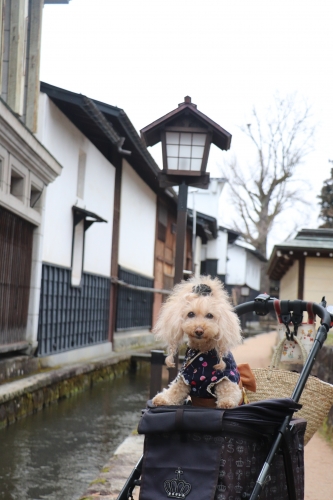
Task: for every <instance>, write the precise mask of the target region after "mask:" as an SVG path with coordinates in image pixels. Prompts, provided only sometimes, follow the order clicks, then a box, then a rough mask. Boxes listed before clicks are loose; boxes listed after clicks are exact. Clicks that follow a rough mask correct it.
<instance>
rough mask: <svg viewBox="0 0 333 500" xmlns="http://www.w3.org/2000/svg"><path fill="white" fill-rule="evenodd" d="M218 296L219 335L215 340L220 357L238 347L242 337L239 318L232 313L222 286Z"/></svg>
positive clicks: (231, 307)
mask: <svg viewBox="0 0 333 500" xmlns="http://www.w3.org/2000/svg"><path fill="white" fill-rule="evenodd" d="M218 296H219V297H218V302H219V309H220V314H219V318H218V325H219V332H220V334H219V338H218V340H217V350H218V352H219V353H220V356H221V354H225V353H226V352H228V351H229V350H230V349H232V348H233V347H236V346H237V345H239V344H240V343H241V342H242V335H241V327H240V321H239V318H238V316H237V314H236V313H235V312H234V310H233V306H232V305H231V303H230V301H229V297H228V294H227V292H226V291H225V290H224V289H223V286H222V285H221V287H220V289H219V290H218Z"/></svg>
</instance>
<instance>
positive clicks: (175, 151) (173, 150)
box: [166, 144, 179, 158]
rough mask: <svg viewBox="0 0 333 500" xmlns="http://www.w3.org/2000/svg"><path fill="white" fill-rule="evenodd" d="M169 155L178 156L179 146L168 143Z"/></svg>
mask: <svg viewBox="0 0 333 500" xmlns="http://www.w3.org/2000/svg"><path fill="white" fill-rule="evenodd" d="M166 149H167V156H174V157H176V158H177V157H178V152H179V146H177V145H175V144H167V147H166Z"/></svg>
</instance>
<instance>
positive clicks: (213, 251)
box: [206, 239, 218, 259]
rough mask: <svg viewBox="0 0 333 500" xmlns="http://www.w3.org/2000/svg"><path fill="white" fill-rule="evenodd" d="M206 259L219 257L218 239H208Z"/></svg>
mask: <svg viewBox="0 0 333 500" xmlns="http://www.w3.org/2000/svg"><path fill="white" fill-rule="evenodd" d="M206 248H207V250H206V259H218V244H217V239H216V240H209V241H207V247H206Z"/></svg>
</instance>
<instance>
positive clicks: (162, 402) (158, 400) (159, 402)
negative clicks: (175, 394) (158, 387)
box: [152, 393, 169, 406]
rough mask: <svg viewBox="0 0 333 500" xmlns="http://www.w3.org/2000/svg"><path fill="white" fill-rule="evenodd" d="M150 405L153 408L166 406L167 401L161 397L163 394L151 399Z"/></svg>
mask: <svg viewBox="0 0 333 500" xmlns="http://www.w3.org/2000/svg"><path fill="white" fill-rule="evenodd" d="M152 403H153V404H154V405H155V406H166V405H168V404H169V402H168V401H167V399H166V398H165V397H164V396H163V394H162V393H161V394H157V395H156V396H155V397H154V398H153V399H152Z"/></svg>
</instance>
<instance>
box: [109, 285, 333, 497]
mask: <svg viewBox="0 0 333 500" xmlns="http://www.w3.org/2000/svg"><path fill="white" fill-rule="evenodd" d="M276 300H277V299H274V298H272V297H270V296H269V295H266V294H260V295H258V297H256V298H255V299H254V301H251V302H245V303H243V304H239V305H238V306H236V307H235V312H236V314H237V315H238V316H241V315H243V314H245V313H247V312H255V313H256V314H257V315H259V316H266V315H267V314H268V313H270V312H273V311H274V310H275V309H274V302H275V301H276ZM309 306H312V309H313V313H314V314H315V315H317V316H319V317H320V319H321V325H320V326H319V328H318V331H317V335H316V338H315V341H314V344H313V347H312V349H311V351H310V354H309V356H308V358H307V360H306V362H305V364H304V366H303V369H302V371H301V374H300V376H299V379H298V381H297V384H296V386H295V388H294V391H293V393H292V395H291V396H290V397H291V399H292V400H293V401H294V402H295V403H298V402H299V399H300V397H301V395H302V392H303V389H304V387H305V384H306V382H307V380H308V377H309V375H310V372H311V369H312V367H313V364H314V361H315V359H316V356H317V354H318V352H319V350H320V349H321V348H322V346H323V344H324V342H325V340H326V338H327V332H328V331H329V329H330V327H331V322H332V318H331V315H330V313H329V312H328V311H327V310H326V308H325V307H326V303H325V300H324V299H323V301H322V302H321V304H318V303H315V302H313V303H311V302H306V301H301V300H294V301H284V309H285V310H288V311H289V312H292V311H295V312H297V313H298V314H299V313H300V311H301V312H303V311H307V310H308V307H309ZM291 419H292V415H289V416H287V417H285V419H284V421H283V422H282V424H281V425H280V427H279V428H278V430H277V433H276V436H275V438H274V440H273V442H272V444H271V448H270V450H269V452H268V455H267V457H266V460H265V462H264V465H263V467H262V469H261V472H260V474H259V476H258V479H257V481H256V484H255V486H254V488H253V491H252V494H251V496H250V499H249V500H257V499H258V498H259V495H260V494H261V492H262V490H263V488H264V486H265V483H266V482H267V480H268V479H269V472H270V469H271V466H272V463H273V460H274V457H275V455H276V453H277V452H278V450H279V449H280V447H281V443H282V440H284V439H286V438H287V435H288V432H289V427H290V421H291ZM142 462H143V457H141V459H140V460H139V462H138V463H137V464H136V466H135V468H134V469H133V471H132V473H131V475H130V476H129V478H128V479H127V481H126V483H125V485H124V486H123V488H122V490H121V492H120V493H119V496H118V498H117V500H128V499H130V498H131V499H132V498H133V490H134V488H135V486H139V485H140V476H141V472H142ZM286 478H287V485H288V495H289V499H290V500H296V492H295V484H294V477H293V474H292V472H291V471H290V468H289V467H286Z"/></svg>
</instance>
